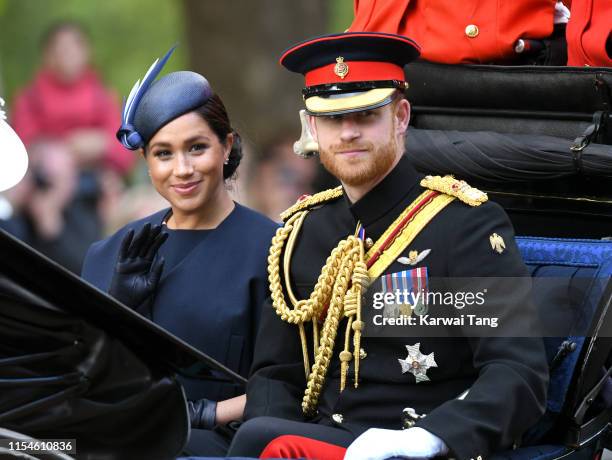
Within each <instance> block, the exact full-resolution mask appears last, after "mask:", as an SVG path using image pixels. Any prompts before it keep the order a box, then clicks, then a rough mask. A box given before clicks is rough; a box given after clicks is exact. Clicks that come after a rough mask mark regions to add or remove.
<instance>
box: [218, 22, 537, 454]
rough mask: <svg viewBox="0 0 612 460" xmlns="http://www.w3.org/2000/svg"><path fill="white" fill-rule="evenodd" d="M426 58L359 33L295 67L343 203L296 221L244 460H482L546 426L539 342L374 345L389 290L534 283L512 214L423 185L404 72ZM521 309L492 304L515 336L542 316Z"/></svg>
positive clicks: (397, 341)
mask: <svg viewBox="0 0 612 460" xmlns="http://www.w3.org/2000/svg"><path fill="white" fill-rule="evenodd" d="M418 54H419V51H418V45H416V44H415V43H414V42H413V41H412V40H410V39H408V38H406V37H402V36H396V35H389V34H378V33H345V34H338V35H331V36H326V37H319V38H316V39H313V40H310V41H307V42H304V43H301V44H298V45H296V46H294V47H292V48H290V49H289V50H288V51H286V52H285V53H284V55H283V56H282V58H281V63H282V64H283V65H284V66H285V67H287V68H288V69H289V70H291V71H294V72H299V73H302V74H304V75H305V78H306V88H305V89H304V99H305V103H306V109H307V112H308V114H309V118H308V120H309V124H310V128H311V130H312V133H313V135H314V138H315V140H316V141H317V142H318V147H319V154H320V159H321V162H322V163H323V165H324V166H325V167H326V168H327V169H328V170H329V171H330V172H331V173H332V174H333V175H334V176H336V177H337V178H338V179H339V180H340V182H341V183H342V187H338V188H337V189H334V190H328V191H325V192H321V193H318V194H316V195H314V196H312V197H309V198H306V199H304V200H302V201H300V202H298V203H297V204H296V205H294V206H293V207H292V208H290V209H288V210H287V211H286V212H285V213H284V214H283V216H282V217H283V219H284V221H285V225H284V226H283V227H282V228H280V229H279V230H278V232H277V234H276V237H275V238H274V240H273V242H272V246H271V249H270V257H269V259H268V260H269V273H270V277H269V279H270V285H271V292H272V296H271V297H272V300H271V305H267V306H264V309H263V311H262V320H261V322H262V323H261V327H260V331H259V336H258V342H257V346H256V350H255V359H254V366H253V369H252V375H251V378H250V380H249V384H248V388H247V401H248V402H247V407H246V412H245V419H247V421H246V423H245V424H243V426H242V427H241V428H240V430H239V431H238V433H237V435H236V437H235V439H234V442H233V444H232V446H231V448H230V452H229V454H230V455H233V456H258V455H260V454H262V451H263V454H262V455H263V457H294V458H296V457H302V458H338V459H340V458H343V456H344V455H345V454H346V457H345V458H349V459H357V458H360V459H361V458H368V459H378V458H380V459H384V458H388V457H393V456H402V457H412V458H428V457H434V456H437V455H448V456H450V457H454V458H457V459H474V458H478V459H479V460H480V459H481V457H482V456H485V455H488V454H489V453H490V452H492V451H496V450H501V449H506V448H510V447H511V446H512V444H513V443H515V442H517V441H518V440H520V437H521V434H522V433H523V432H524V431H525V430H526V429H527V428H529V427H530V426H531V425H533V424H534V423H535V422H536V421H537V419H538V418H539V417H540V415H541V414H542V413H543V411H544V405H545V400H546V386H547V375H548V369H547V364H546V358H545V353H544V348H543V344H542V341H541V340H540V339H539V338H522V339H515V338H509V337H495V338H491V337H476V336H459V337H451V338H443V339H441V338H432V337H419V338H415V337H409V336H404V337H395V338H381V337H370V336H367V334H366V332H367V331H366V330H365V329H367V328H368V327H369V324H366V322H365V321H364V317H362V313H364V312H365V309H366V306H365V304H364V305H362V296H363V294H365V292H366V289H367V287H368V284H369V283H370V282H371V281H372V280H374V279H380V277H383V278H384V277H388V279H389V280H395V281H397V280H399V279H400V278H402V279H407V278H409V279H410V278H415V277H421V278H422V277H428V276H429V277H434V276H435V277H455V278H461V277H492V276H495V277H527V271H526V268H525V266H524V264H523V263H522V261H521V258H520V255H519V253H518V250H517V247H516V244H515V242H514V239H513V229H512V226H511V224H510V222H509V220H508V217H507V216H506V214H505V213H504V211H503V210H502V209H501V207H499V206H498V205H496V204H494V203H492V202H490V201H487V197H486V194H484V193H482V192H480V191H478V190H476V189H474V188H472V187H470V186H468V185H467V184H465V182H462V181H458V180H455V179H453V178H451V177H447V178H441V177H429V176H428V177H425V178H424V177H422V176H421V175H419V174H418V173H417V172H416V171H415V170H414V169H413V168H412V167H411V165H410V164H409V162H408V161H407V160H406V158H404V135H405V133H406V129H407V127H408V122H409V117H410V105H409V103H408V101H407V100H406V99H405V97H404V93H403V89H404V88H405V87H406V83H405V81H404V76H403V66H404V65H405V64H406V63H408V62H409V61H411V60H413V59H415V58H416V57H417V56H418ZM406 154H407V155H409V154H410V152H407V153H406ZM525 280H527V278H525ZM395 281H394V282H395ZM506 294H507V296H501V295H497V296H495V295H493V296H492V298H491V299H487V302H488V305H489V306H491V308H496V309H497V310H496V311H497V313H499V316H500V318H499V320H500V321H503V320H507V319H508V318H510V317H511V315H512V311H513V310H514V316H518V315H519V314H520V313H519V312H518V310H519V308H521V307H523V306H525V305H528V304H529V299H528V298H527V297H526V296H527V294H526V292H525V290H522V291H520V292H519V291H512V292H507V293H506ZM362 307H363V310H364V311H363V312H362ZM521 311H523V310H521ZM364 314H365V313H364ZM524 324H528V322H525V323H524ZM362 334H363V336H362ZM313 342H314V343H313ZM407 353H408V356H406V354H407ZM347 447H348V450H347V451H346V452H345V448H347Z"/></svg>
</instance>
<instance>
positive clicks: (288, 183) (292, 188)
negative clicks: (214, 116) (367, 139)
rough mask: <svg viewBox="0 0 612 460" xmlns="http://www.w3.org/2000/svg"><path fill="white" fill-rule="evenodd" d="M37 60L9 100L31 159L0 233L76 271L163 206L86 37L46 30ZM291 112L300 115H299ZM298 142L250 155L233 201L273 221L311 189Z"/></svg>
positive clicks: (77, 29) (68, 26) (308, 165)
mask: <svg viewBox="0 0 612 460" xmlns="http://www.w3.org/2000/svg"><path fill="white" fill-rule="evenodd" d="M43 37H44V38H43V40H42V43H41V63H40V66H39V69H38V71H37V72H36V74H35V75H34V76H33V78H32V80H31V82H30V83H29V84H28V85H27V86H25V87H24V88H23V89H21V90H20V91H19V92H18V93H17V95H16V96H15V98H14V100H13V101H12V104H11V108H12V110H11V111H10V114H9V123H10V124H11V126H12V127H13V129H14V130H15V131H16V132H17V134H18V135H19V136H20V138H21V139H22V141H23V142H24V144H25V145H26V148H27V150H28V155H29V159H30V167H29V170H28V173H27V175H26V177H25V178H24V179H23V180H22V181H21V182H20V183H19V184H18V185H17V186H16V187H13V188H12V189H10V190H8V191H6V192H4V193H2V194H0V201H1V203H0V228H4V229H5V230H7V231H9V232H10V233H12V234H13V235H15V236H17V237H18V238H19V239H21V240H23V241H25V242H26V243H28V244H29V245H31V246H32V247H34V248H35V249H37V250H39V251H40V252H42V253H43V254H46V255H47V256H49V257H50V258H52V259H54V260H55V261H57V262H59V263H60V264H61V265H63V266H65V267H66V268H68V269H69V270H71V271H73V272H75V273H79V272H80V270H81V264H82V261H83V258H84V256H85V254H86V251H87V249H88V247H89V245H90V244H91V243H92V242H94V241H96V240H99V239H101V238H102V237H104V236H106V235H108V234H110V233H113V232H115V231H116V230H117V229H119V228H120V227H122V226H123V225H125V224H126V223H128V222H130V221H133V220H135V219H139V218H142V217H145V216H148V215H150V214H151V213H153V212H155V211H157V210H159V209H162V208H164V207H166V206H167V204H166V202H165V201H164V200H163V198H161V197H160V195H159V194H158V193H156V192H155V190H153V188H152V186H151V185H150V183H149V180H148V177H147V176H146V172H145V168H144V162H142V160H141V159H140V158H139V155H138V153H137V152H130V151H128V150H126V149H124V148H123V147H122V146H121V144H120V143H119V142H118V141H117V140H116V138H115V133H116V131H117V129H118V128H119V125H120V119H121V118H120V103H119V97H118V95H117V94H115V92H113V91H112V90H111V89H109V88H107V87H105V86H104V84H103V83H102V81H101V79H100V76H99V74H98V73H97V72H96V70H95V67H94V65H93V63H92V62H91V57H92V52H91V43H90V38H89V36H88V34H87V31H86V30H85V29H84V28H83V27H82V26H81V25H80V24H78V23H74V22H61V23H57V24H55V25H53V26H52V27H51V28H49V30H48V31H47V32H46V34H44V36H43ZM296 116H297V115H296ZM298 136H299V133H296V135H295V136H292V135H289V134H287V135H284V136H282V137H279V138H278V139H276V140H273V141H272V142H270V143H269V144H268V145H267V146H264V147H263V148H261V149H260V150H259V151H256V150H255V149H248V146H247V151H246V154H245V160H246V161H245V162H244V164H243V165H241V167H240V169H239V171H238V174H237V177H236V179H235V180H233V181H232V182H230V183H229V184H228V186H230V187H231V189H232V190H231V192H232V195H233V197H234V199H235V200H236V201H238V202H240V203H242V204H245V205H247V206H250V207H253V208H254V209H257V210H259V211H260V212H262V213H264V214H266V215H267V216H269V217H270V218H272V219H274V220H278V219H279V214H280V212H281V211H282V210H284V209H286V208H287V207H288V206H290V205H291V204H293V203H294V202H295V201H296V199H297V198H298V197H299V196H301V195H303V194H306V193H311V192H312V183H313V181H314V179H315V176H316V172H317V163H318V162H316V161H307V160H304V159H302V158H300V157H298V156H296V155H295V154H294V153H293V142H294V140H295V139H296V138H297V137H298Z"/></svg>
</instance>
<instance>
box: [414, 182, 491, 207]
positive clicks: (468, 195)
mask: <svg viewBox="0 0 612 460" xmlns="http://www.w3.org/2000/svg"><path fill="white" fill-rule="evenodd" d="M421 186H422V187H425V188H428V189H430V190H435V191H437V192H442V193H445V194H447V195H451V196H454V197H457V198H459V199H460V200H461V201H463V202H464V203H466V204H469V205H470V206H480V205H481V204H482V203H484V202H485V201H487V200H488V199H489V197H488V196H487V194H486V193H485V192H483V191H481V190H478V189H477V188H474V187H472V186H470V185H469V184H468V183H467V182H466V181H464V180H459V179H455V178H454V177H453V176H444V177H442V176H425V178H424V179H423V180H422V181H421Z"/></svg>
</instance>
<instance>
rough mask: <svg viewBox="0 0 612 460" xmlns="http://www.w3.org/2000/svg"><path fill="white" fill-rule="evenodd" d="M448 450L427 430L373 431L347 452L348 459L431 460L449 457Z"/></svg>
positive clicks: (360, 437) (353, 444)
mask: <svg viewBox="0 0 612 460" xmlns="http://www.w3.org/2000/svg"><path fill="white" fill-rule="evenodd" d="M447 453H448V447H446V444H444V441H442V440H441V439H440V438H438V437H437V436H435V435H433V434H431V433H430V432H429V431H427V430H424V429H423V428H419V427H414V428H410V429H408V430H383V429H380V428H370V429H369V430H368V431H366V432H365V433H363V434H362V435H361V436H359V437H358V438H357V439H355V440H354V441H353V443H352V444H351V445H350V446H349V447H348V449H347V450H346V454H345V455H344V460H384V459H386V458H389V457H407V458H431V457H435V456H436V455H446V454H447Z"/></svg>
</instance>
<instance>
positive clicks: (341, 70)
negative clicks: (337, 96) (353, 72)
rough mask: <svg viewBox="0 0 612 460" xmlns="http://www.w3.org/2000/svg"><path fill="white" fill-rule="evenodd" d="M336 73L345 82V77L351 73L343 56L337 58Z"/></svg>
mask: <svg viewBox="0 0 612 460" xmlns="http://www.w3.org/2000/svg"><path fill="white" fill-rule="evenodd" d="M334 73H335V74H336V75H338V76H339V77H340V78H341V79H343V80H344V77H346V76H347V75H348V73H349V66H348V64H347V63H346V62H344V58H343V57H342V56H338V57H337V58H336V65H335V66H334Z"/></svg>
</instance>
